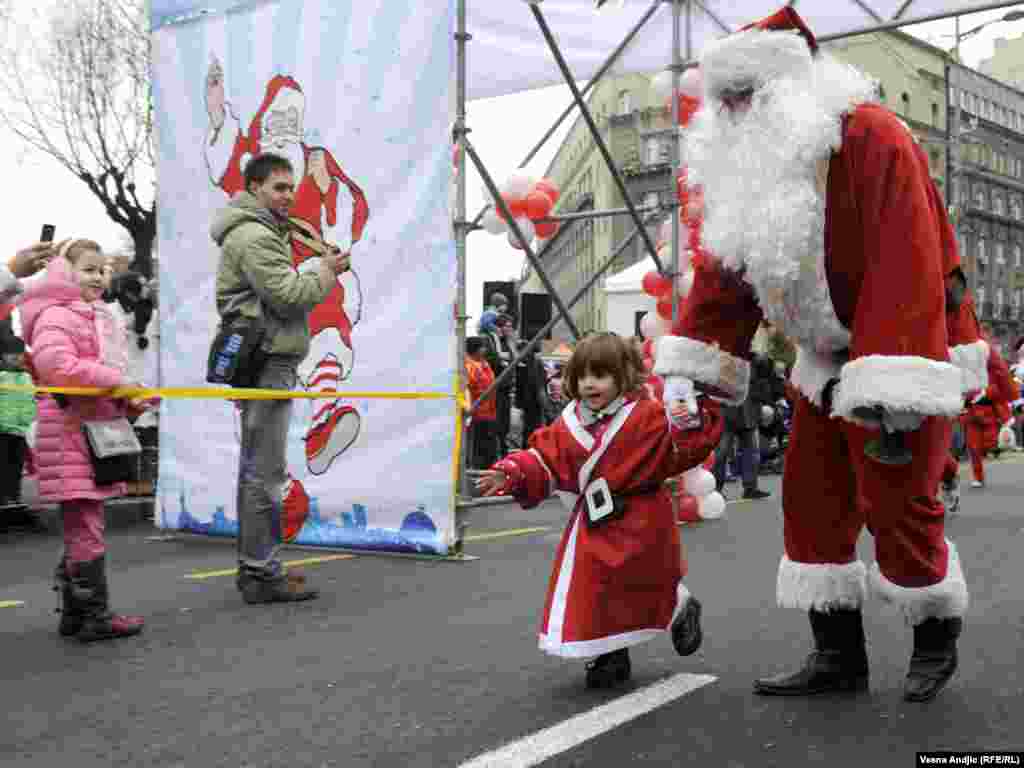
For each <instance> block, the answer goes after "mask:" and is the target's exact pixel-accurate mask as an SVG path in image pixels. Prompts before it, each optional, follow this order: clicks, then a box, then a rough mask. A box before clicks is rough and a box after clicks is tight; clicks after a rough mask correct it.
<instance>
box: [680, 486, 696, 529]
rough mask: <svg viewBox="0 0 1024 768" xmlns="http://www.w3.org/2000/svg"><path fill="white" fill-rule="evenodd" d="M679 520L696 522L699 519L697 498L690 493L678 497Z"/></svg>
mask: <svg viewBox="0 0 1024 768" xmlns="http://www.w3.org/2000/svg"><path fill="white" fill-rule="evenodd" d="M678 517H679V522H681V523H683V522H686V523H696V522H697V521H698V520H700V512H699V511H698V505H697V499H696V497H694V496H691V495H690V494H688V493H687V494H684V495H683V496H681V497H680V498H679V514H678Z"/></svg>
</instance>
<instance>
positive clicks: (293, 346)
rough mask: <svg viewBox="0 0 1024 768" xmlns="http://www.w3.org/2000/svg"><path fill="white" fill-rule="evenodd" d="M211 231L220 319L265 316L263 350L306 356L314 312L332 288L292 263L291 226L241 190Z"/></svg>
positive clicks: (217, 219)
mask: <svg viewBox="0 0 1024 768" xmlns="http://www.w3.org/2000/svg"><path fill="white" fill-rule="evenodd" d="M210 235H211V236H212V237H213V240H214V242H216V243H217V245H219V246H220V264H219V265H218V267H217V313H218V314H219V315H220V317H221V320H222V321H224V320H228V319H230V320H233V319H234V318H236V317H246V318H252V319H262V321H263V323H264V325H265V327H266V329H267V335H266V337H265V338H264V340H263V350H264V351H265V352H267V353H269V354H272V355H286V356H292V357H297V358H299V359H302V358H304V357H305V356H306V354H307V353H308V352H309V322H308V319H309V313H310V312H311V311H312V310H313V308H314V307H315V306H316V305H317V304H319V303H320V302H322V301H323V300H324V299H325V298H326V296H327V293H328V292H327V291H324V289H323V287H322V286H321V285H320V278H319V276H318V274H317V273H316V272H307V273H303V274H300V273H299V272H297V271H296V270H295V268H294V267H293V266H292V249H291V245H290V243H289V238H288V228H287V224H285V223H284V222H282V221H280V220H279V219H278V218H277V217H276V216H274V214H273V213H272V212H271V211H270V210H269V209H268V208H265V207H264V206H262V205H260V203H259V201H258V200H257V199H256V197H254V196H253V195H252V194H250V193H248V192H239V193H238V194H237V195H235V197H234V198H233V199H232V200H231V202H230V203H229V204H228V205H227V207H226V208H222V209H221V210H220V211H219V212H218V213H217V215H216V216H215V217H214V221H213V225H212V226H211V227H210Z"/></svg>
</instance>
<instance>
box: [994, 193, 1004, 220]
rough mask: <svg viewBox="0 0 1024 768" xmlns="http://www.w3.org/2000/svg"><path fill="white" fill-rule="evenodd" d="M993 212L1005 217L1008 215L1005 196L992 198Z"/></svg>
mask: <svg viewBox="0 0 1024 768" xmlns="http://www.w3.org/2000/svg"><path fill="white" fill-rule="evenodd" d="M992 210H993V211H994V212H995V213H998V214H999V215H1000V216H1003V215H1004V214H1005V213H1006V209H1005V208H1004V207H1003V196H1002V195H993V196H992Z"/></svg>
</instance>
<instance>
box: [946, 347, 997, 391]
mask: <svg viewBox="0 0 1024 768" xmlns="http://www.w3.org/2000/svg"><path fill="white" fill-rule="evenodd" d="M949 362H951V363H952V364H953V365H955V366H956V367H957V368H959V369H960V371H961V373H962V374H963V387H962V388H963V391H964V392H970V391H972V390H975V389H985V388H986V387H987V386H988V344H987V343H985V340H984V339H978V340H977V341H975V342H973V343H972V344H957V345H956V346H955V347H950V348H949Z"/></svg>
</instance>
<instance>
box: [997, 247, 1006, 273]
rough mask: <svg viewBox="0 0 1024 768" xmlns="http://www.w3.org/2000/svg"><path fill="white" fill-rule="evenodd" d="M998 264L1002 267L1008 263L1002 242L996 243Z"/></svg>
mask: <svg viewBox="0 0 1024 768" xmlns="http://www.w3.org/2000/svg"><path fill="white" fill-rule="evenodd" d="M996 264H998V265H999V266H1001V267H1002V266H1005V265H1006V253H1005V247H1004V245H1003V243H1002V242H997V243H996Z"/></svg>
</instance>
